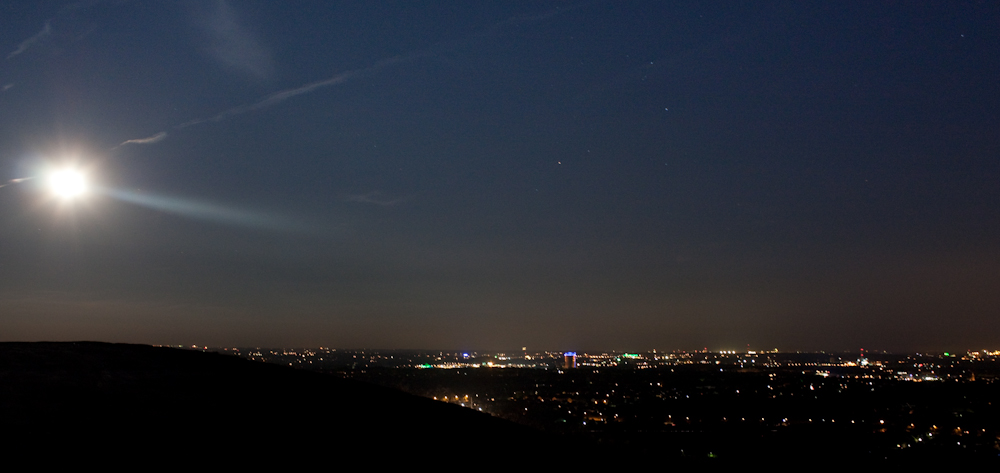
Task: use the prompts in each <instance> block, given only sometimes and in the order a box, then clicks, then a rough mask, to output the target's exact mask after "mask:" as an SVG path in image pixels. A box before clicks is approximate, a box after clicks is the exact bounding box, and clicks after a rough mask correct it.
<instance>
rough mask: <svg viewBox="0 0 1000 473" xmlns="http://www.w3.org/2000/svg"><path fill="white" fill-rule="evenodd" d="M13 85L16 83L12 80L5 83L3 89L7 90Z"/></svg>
mask: <svg viewBox="0 0 1000 473" xmlns="http://www.w3.org/2000/svg"><path fill="white" fill-rule="evenodd" d="M11 87H14V83H13V82H11V83H10V84H4V86H3V91H4V92H6V91H7V90H8V89H10V88H11Z"/></svg>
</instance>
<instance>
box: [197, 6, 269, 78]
mask: <svg viewBox="0 0 1000 473" xmlns="http://www.w3.org/2000/svg"><path fill="white" fill-rule="evenodd" d="M199 23H200V26H201V27H202V29H204V30H205V33H206V34H207V35H208V38H209V45H208V51H209V53H210V54H211V55H212V56H213V57H215V59H217V60H218V61H219V62H221V63H222V64H223V65H225V66H226V67H228V68H230V69H233V70H236V71H239V72H241V73H243V74H246V75H249V76H251V77H254V78H256V79H268V78H270V77H271V76H272V75H273V74H274V61H273V59H272V58H271V53H270V52H269V51H268V50H267V48H266V47H264V45H262V44H261V43H260V41H258V40H257V38H255V37H254V35H253V34H252V33H251V32H250V31H249V30H248V29H247V28H246V26H244V25H243V24H242V23H241V22H240V18H239V15H238V14H237V13H236V11H235V10H233V8H232V7H231V6H230V5H229V4H228V3H226V2H225V0H217V1H216V2H215V5H214V8H213V10H212V11H211V12H210V13H208V14H207V15H206V16H205V17H204V18H202V19H201V20H200V21H199Z"/></svg>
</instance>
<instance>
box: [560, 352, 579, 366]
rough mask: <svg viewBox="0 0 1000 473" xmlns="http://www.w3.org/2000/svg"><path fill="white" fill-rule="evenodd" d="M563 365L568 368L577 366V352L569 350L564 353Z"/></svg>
mask: <svg viewBox="0 0 1000 473" xmlns="http://www.w3.org/2000/svg"><path fill="white" fill-rule="evenodd" d="M563 367H565V368H566V369H571V368H576V352H575V351H568V352H566V353H563Z"/></svg>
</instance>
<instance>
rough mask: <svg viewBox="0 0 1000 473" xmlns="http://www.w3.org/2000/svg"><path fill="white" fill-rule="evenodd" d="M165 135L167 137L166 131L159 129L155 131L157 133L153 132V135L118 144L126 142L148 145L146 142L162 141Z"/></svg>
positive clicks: (124, 143)
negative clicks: (159, 130) (157, 131)
mask: <svg viewBox="0 0 1000 473" xmlns="http://www.w3.org/2000/svg"><path fill="white" fill-rule="evenodd" d="M166 137H167V132H165V131H161V132H159V133H157V134H155V135H153V136H150V137H147V138H136V139H134V140H126V141H123V142H122V144H120V145H118V146H125V145H127V144H136V145H148V144H152V143H156V142H157V141H162V140H163V139H164V138H166Z"/></svg>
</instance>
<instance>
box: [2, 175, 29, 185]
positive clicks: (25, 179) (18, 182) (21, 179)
mask: <svg viewBox="0 0 1000 473" xmlns="http://www.w3.org/2000/svg"><path fill="white" fill-rule="evenodd" d="M31 179H34V178H33V177H22V178H20V179H11V180H9V181H7V182H5V183H3V184H0V187H7V186H9V185H13V184H20V183H22V182H24V181H27V180H31Z"/></svg>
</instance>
